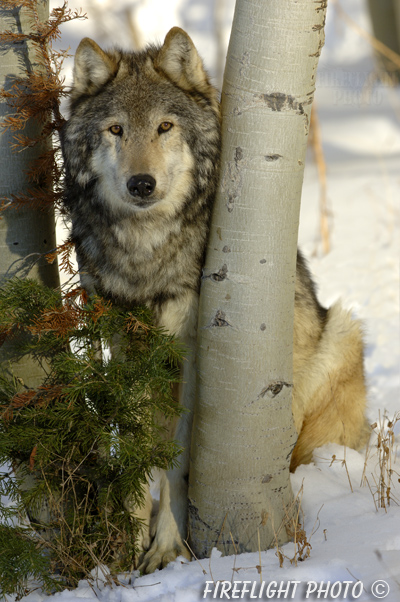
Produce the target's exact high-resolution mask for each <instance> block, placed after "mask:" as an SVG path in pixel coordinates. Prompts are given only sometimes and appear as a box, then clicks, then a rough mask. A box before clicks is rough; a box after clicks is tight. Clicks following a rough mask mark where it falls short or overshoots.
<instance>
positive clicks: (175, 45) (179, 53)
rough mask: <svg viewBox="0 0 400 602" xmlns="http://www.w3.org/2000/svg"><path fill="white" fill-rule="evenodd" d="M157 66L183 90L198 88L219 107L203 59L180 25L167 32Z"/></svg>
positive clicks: (156, 62)
mask: <svg viewBox="0 0 400 602" xmlns="http://www.w3.org/2000/svg"><path fill="white" fill-rule="evenodd" d="M155 66H156V68H158V69H160V70H161V71H163V72H164V73H165V74H166V75H167V76H168V77H169V78H170V79H171V80H172V81H173V82H174V83H175V84H177V85H178V86H179V87H180V88H182V89H183V90H189V91H190V90H198V91H199V92H201V93H202V94H204V95H205V96H207V97H208V98H209V99H210V100H211V102H212V104H213V105H216V106H217V107H218V100H217V92H216V90H215V88H214V87H213V86H212V85H211V84H210V82H209V80H208V75H207V72H206V71H205V69H204V66H203V61H202V60H201V58H200V56H199V53H198V52H197V50H196V47H195V45H194V44H193V42H192V40H191V38H190V37H189V36H188V34H187V33H186V32H185V31H183V29H181V28H180V27H173V28H172V29H170V31H169V32H168V33H167V35H166V37H165V40H164V44H163V46H162V47H161V49H160V52H159V54H158V57H157V59H156V61H155Z"/></svg>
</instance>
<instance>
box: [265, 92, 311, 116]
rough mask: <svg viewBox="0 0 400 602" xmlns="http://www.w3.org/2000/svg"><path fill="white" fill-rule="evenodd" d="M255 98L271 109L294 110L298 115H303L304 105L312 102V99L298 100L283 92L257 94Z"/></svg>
mask: <svg viewBox="0 0 400 602" xmlns="http://www.w3.org/2000/svg"><path fill="white" fill-rule="evenodd" d="M255 98H258V100H261V101H262V102H263V103H265V104H266V105H267V107H269V108H270V109H271V110H272V111H279V112H281V111H296V113H297V114H298V115H304V105H308V104H311V102H312V99H307V100H306V101H303V102H299V101H298V100H296V98H295V97H294V96H292V95H291V94H284V93H283V92H272V93H271V94H257V95H256V96H255Z"/></svg>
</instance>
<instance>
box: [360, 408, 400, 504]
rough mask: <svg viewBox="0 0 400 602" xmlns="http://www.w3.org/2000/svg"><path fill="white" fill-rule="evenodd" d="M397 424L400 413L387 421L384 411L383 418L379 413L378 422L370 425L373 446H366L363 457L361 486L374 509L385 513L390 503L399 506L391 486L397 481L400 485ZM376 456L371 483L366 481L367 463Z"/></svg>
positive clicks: (399, 420)
mask: <svg viewBox="0 0 400 602" xmlns="http://www.w3.org/2000/svg"><path fill="white" fill-rule="evenodd" d="M397 423H400V411H399V412H396V413H395V414H394V416H393V418H392V419H389V417H388V415H387V412H386V411H385V412H384V414H383V417H381V414H380V412H379V418H378V421H377V422H375V423H374V424H373V425H371V428H372V429H373V432H374V433H375V435H376V442H375V444H374V445H373V446H371V445H368V447H367V452H366V455H365V463H364V470H363V475H362V479H361V484H362V485H365V484H367V485H368V487H369V490H370V491H371V494H372V498H373V500H374V504H375V508H376V509H378V508H383V509H384V510H385V511H387V509H388V508H389V507H390V505H391V504H392V503H394V504H396V505H400V502H399V500H398V499H397V498H396V496H395V494H394V491H393V486H394V484H395V482H396V481H397V482H398V483H400V467H399V466H397V467H396V466H395V463H396V449H395V435H394V429H395V426H396V424H397ZM373 454H374V455H376V456H377V463H376V466H375V471H376V472H375V474H374V473H370V477H371V483H372V484H371V483H370V481H369V479H368V476H367V472H368V471H369V467H368V463H369V462H371V460H372V456H373Z"/></svg>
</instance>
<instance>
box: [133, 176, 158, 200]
mask: <svg viewBox="0 0 400 602" xmlns="http://www.w3.org/2000/svg"><path fill="white" fill-rule="evenodd" d="M127 187H128V190H129V192H130V194H131V195H132V196H139V197H140V198H141V199H143V198H144V197H146V196H150V195H151V194H153V192H154V189H155V187H156V181H155V179H154V178H153V177H152V176H150V175H149V174H139V175H137V176H132V177H131V178H130V179H129V180H128V183H127Z"/></svg>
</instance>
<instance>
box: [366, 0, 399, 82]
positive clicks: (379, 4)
mask: <svg viewBox="0 0 400 602" xmlns="http://www.w3.org/2000/svg"><path fill="white" fill-rule="evenodd" d="M368 8H369V13H370V17H371V21H372V28H373V32H374V35H375V37H376V38H377V39H378V40H379V41H380V42H383V43H384V44H385V45H386V46H387V47H388V48H390V50H393V51H394V52H397V54H400V2H399V0H368ZM375 57H376V61H377V65H378V69H379V71H381V72H384V73H386V74H387V75H389V77H391V78H393V82H394V83H398V82H399V79H400V72H399V70H398V69H396V66H395V65H394V64H393V63H392V61H390V60H389V59H388V58H387V57H386V56H383V55H382V54H380V53H379V52H375Z"/></svg>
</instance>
